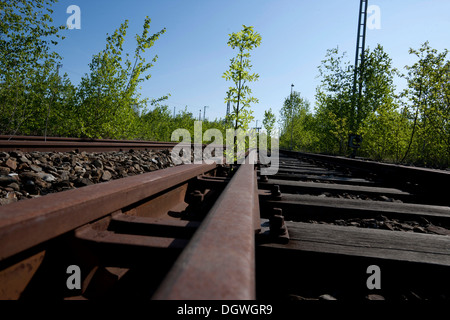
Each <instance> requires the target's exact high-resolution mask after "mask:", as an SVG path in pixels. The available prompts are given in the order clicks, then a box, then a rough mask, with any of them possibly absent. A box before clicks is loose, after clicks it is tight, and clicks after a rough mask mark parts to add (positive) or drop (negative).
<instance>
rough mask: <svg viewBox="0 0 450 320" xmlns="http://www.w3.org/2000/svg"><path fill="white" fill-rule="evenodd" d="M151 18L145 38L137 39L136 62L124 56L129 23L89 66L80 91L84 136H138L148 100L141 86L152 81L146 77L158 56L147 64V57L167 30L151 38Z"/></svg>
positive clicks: (145, 25)
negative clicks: (143, 82) (138, 126)
mask: <svg viewBox="0 0 450 320" xmlns="http://www.w3.org/2000/svg"><path fill="white" fill-rule="evenodd" d="M150 21H151V20H150V18H148V17H146V18H145V21H144V26H143V31H142V34H141V35H136V36H135V40H136V49H135V53H134V59H133V60H131V59H130V55H129V53H126V54H125V56H124V53H123V43H124V41H125V36H126V30H127V28H128V20H125V22H124V23H122V24H121V26H120V28H119V29H117V30H116V31H115V32H114V33H113V34H112V35H111V36H108V37H107V39H106V40H107V44H106V48H105V49H104V50H103V51H101V52H100V53H98V54H96V55H94V57H93V58H92V62H91V63H90V64H89V67H90V70H91V72H90V74H88V75H85V76H84V77H83V78H82V79H81V83H80V85H79V87H78V94H77V96H78V99H79V101H80V104H79V106H78V119H79V123H80V135H82V136H87V137H108V138H129V137H131V136H133V135H135V134H136V132H137V124H136V122H137V121H139V120H138V118H139V115H138V114H137V112H136V110H139V109H144V108H145V107H146V105H147V102H148V99H141V98H140V93H139V92H138V86H139V83H141V82H142V81H144V80H148V79H149V78H150V77H151V75H150V74H146V75H144V73H145V72H147V71H148V69H150V68H151V67H152V66H153V63H154V62H156V60H157V58H158V57H157V56H155V57H154V58H153V59H152V61H151V62H149V63H146V59H145V58H144V56H143V54H144V53H145V51H146V49H148V48H150V47H152V46H153V45H154V43H155V41H156V40H157V39H158V38H159V37H160V36H161V35H162V34H164V33H165V31H166V29H165V28H164V29H162V30H161V31H159V32H157V33H155V34H153V35H151V36H149V28H150Z"/></svg>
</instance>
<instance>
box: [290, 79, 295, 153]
mask: <svg viewBox="0 0 450 320" xmlns="http://www.w3.org/2000/svg"><path fill="white" fill-rule="evenodd" d="M293 88H294V84H291V98H290V104H291V144H290V145H289V150H292V132H293V131H294V110H293V109H294V108H293V107H292V89H293Z"/></svg>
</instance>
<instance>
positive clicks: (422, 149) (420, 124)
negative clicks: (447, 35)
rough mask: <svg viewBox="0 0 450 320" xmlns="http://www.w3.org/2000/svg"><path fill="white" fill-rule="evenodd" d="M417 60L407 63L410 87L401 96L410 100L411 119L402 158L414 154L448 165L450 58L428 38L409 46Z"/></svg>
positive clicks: (425, 161)
mask: <svg viewBox="0 0 450 320" xmlns="http://www.w3.org/2000/svg"><path fill="white" fill-rule="evenodd" d="M409 53H410V54H413V55H415V56H416V57H417V58H418V61H417V62H416V63H414V64H413V65H412V66H406V67H405V68H406V70H407V74H406V75H405V78H406V80H407V82H408V88H407V89H405V90H404V92H403V93H402V96H403V97H404V98H405V99H407V101H409V103H410V105H409V107H408V112H409V116H410V119H411V121H412V130H411V133H410V136H409V139H408V140H409V141H408V147H407V149H406V152H405V154H404V156H403V159H402V160H405V159H407V158H408V157H409V155H410V154H411V158H412V159H417V160H418V161H419V162H420V163H425V164H427V163H428V164H430V163H431V164H436V165H442V166H448V165H449V161H450V110H449V105H450V62H449V60H447V58H446V57H447V54H448V50H444V51H443V52H438V51H437V50H436V49H433V48H431V47H430V45H429V43H428V42H425V43H424V44H423V45H422V47H421V48H420V49H419V50H414V49H410V50H409Z"/></svg>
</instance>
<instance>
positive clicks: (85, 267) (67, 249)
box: [0, 151, 450, 301]
mask: <svg viewBox="0 0 450 320" xmlns="http://www.w3.org/2000/svg"><path fill="white" fill-rule="evenodd" d="M257 156H258V155H257V154H256V153H255V152H254V151H252V152H250V153H249V154H248V156H247V161H246V163H244V164H241V165H237V166H236V165H232V166H228V165H217V164H205V163H203V164H189V165H182V166H176V167H172V168H168V169H163V170H158V171H154V172H149V173H145V174H141V175H138V176H133V177H129V178H123V179H119V180H115V181H110V182H107V183H102V184H98V185H92V186H87V187H83V188H80V189H76V190H69V191H64V192H61V193H56V194H50V195H47V196H45V197H41V198H38V199H31V200H26V201H23V202H17V203H13V204H9V205H7V206H4V207H1V208H0V297H1V298H2V299H25V300H26V299H36V298H43V299H49V298H50V299H93V300H96V299H116V298H123V299H134V300H135V299H138V300H149V299H153V300H174V299H181V300H191V299H200V300H210V299H212V300H236V299H244V300H245V299H262V300H264V299H268V300H272V299H273V300H309V299H325V300H331V299H338V300H351V301H354V300H364V299H386V300H417V299H430V300H449V299H450V286H449V284H450V269H449V268H450V238H449V235H450V231H449V229H448V228H449V227H450V220H449V219H450V208H449V202H450V200H449V199H448V197H446V196H445V194H446V193H445V189H443V188H442V183H445V182H448V180H449V177H450V173H449V172H446V171H437V170H428V169H420V168H409V167H402V166H396V165H389V164H380V163H375V162H369V161H363V160H357V159H346V158H339V157H331V156H322V155H311V154H302V153H294V152H288V151H283V152H281V156H280V167H279V170H278V173H277V174H276V175H274V176H261V174H260V169H261V166H262V165H261V164H259V163H258V164H256V165H254V164H253V163H254V162H255V161H251V160H255V159H256V157H257Z"/></svg>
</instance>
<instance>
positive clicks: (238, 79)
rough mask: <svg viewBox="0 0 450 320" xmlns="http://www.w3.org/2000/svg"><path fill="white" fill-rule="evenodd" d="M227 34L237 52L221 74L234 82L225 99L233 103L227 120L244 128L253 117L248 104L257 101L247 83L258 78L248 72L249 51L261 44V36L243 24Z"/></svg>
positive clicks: (249, 65) (238, 127) (239, 127)
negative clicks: (240, 28)
mask: <svg viewBox="0 0 450 320" xmlns="http://www.w3.org/2000/svg"><path fill="white" fill-rule="evenodd" d="M229 36H230V38H229V40H228V45H229V46H230V47H231V48H232V49H236V48H237V49H238V54H237V56H236V57H234V58H232V59H231V60H230V69H229V70H227V71H226V72H225V73H224V74H223V76H222V77H223V78H225V79H226V80H227V81H232V82H233V84H234V87H229V89H228V91H227V98H226V99H225V101H226V102H228V101H230V102H231V104H232V105H233V110H232V112H231V113H230V115H229V120H231V121H234V129H235V130H238V129H243V130H246V129H248V125H249V123H250V122H251V120H252V119H253V117H252V110H251V109H250V104H251V103H258V99H256V98H254V97H252V96H251V93H252V91H251V89H250V87H249V86H248V85H247V83H249V82H253V81H256V80H258V78H259V75H258V74H257V73H250V70H251V67H252V65H251V64H250V51H251V50H253V49H254V48H256V47H258V46H259V45H260V44H261V36H260V34H259V33H257V32H255V31H254V30H253V27H251V26H250V27H247V26H245V25H243V29H242V30H241V31H240V32H238V33H232V34H230V35H229Z"/></svg>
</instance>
